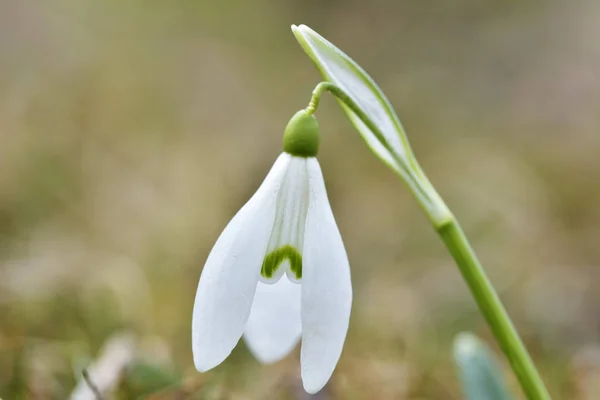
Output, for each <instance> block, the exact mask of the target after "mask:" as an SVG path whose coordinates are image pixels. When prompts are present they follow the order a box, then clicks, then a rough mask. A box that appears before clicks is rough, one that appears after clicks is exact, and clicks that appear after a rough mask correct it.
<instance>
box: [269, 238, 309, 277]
mask: <svg viewBox="0 0 600 400" xmlns="http://www.w3.org/2000/svg"><path fill="white" fill-rule="evenodd" d="M286 259H287V260H289V262H290V270H291V271H292V273H293V274H294V276H295V277H296V279H298V280H300V278H302V255H301V254H300V252H298V250H296V249H295V248H294V247H292V246H290V245H285V246H283V247H280V248H278V249H276V250H274V251H272V252H270V253H269V254H267V256H266V257H265V260H264V261H263V265H262V268H261V269H260V274H261V275H262V276H264V277H265V278H269V279H270V278H272V277H273V275H274V274H275V272H276V271H277V269H279V266H280V265H281V263H282V262H284V261H285V260H286Z"/></svg>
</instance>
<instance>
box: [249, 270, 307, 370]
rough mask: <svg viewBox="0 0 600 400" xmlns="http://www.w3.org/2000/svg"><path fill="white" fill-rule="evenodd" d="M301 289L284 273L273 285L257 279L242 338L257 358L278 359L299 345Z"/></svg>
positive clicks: (270, 361)
mask: <svg viewBox="0 0 600 400" xmlns="http://www.w3.org/2000/svg"><path fill="white" fill-rule="evenodd" d="M286 263H287V261H286ZM300 290H301V289H300V285H298V284H296V283H292V282H290V280H289V279H288V278H287V277H285V276H284V277H282V278H281V279H280V280H279V281H278V282H277V283H275V284H265V283H261V282H259V284H258V286H257V287H256V295H255V296H254V303H253V304H252V311H251V312H250V318H249V319H248V323H247V324H246V331H245V332H244V340H245V341H246V343H247V344H248V348H249V349H250V351H251V352H252V354H254V356H255V357H256V358H257V359H258V360H259V361H261V362H263V363H273V362H276V361H279V360H281V359H282V358H283V357H285V356H286V355H288V353H289V352H290V351H292V350H293V349H294V347H296V345H297V344H298V341H299V340H300V334H301V331H302V326H301V325H300Z"/></svg>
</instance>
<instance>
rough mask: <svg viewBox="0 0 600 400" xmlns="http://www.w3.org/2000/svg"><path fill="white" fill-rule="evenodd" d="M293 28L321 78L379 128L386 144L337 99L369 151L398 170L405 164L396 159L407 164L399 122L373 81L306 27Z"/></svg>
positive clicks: (408, 153) (407, 151)
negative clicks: (353, 103)
mask: <svg viewBox="0 0 600 400" xmlns="http://www.w3.org/2000/svg"><path fill="white" fill-rule="evenodd" d="M292 31H293V32H294V35H295V36H296V39H298V42H299V43H300V45H301V46H302V48H303V49H304V51H305V52H306V53H307V54H308V56H309V57H310V58H311V59H312V60H313V62H314V63H315V64H316V66H317V68H318V69H319V71H320V72H321V74H322V75H323V77H324V78H325V79H326V80H328V81H330V82H332V83H334V84H335V85H336V86H338V87H339V88H340V89H342V90H343V91H344V92H346V94H347V95H348V96H349V97H350V98H351V99H352V100H353V101H354V102H355V103H356V104H357V105H358V106H359V107H360V108H361V109H362V110H363V111H364V112H365V113H366V114H367V116H368V117H369V118H370V119H371V120H372V121H373V122H374V123H375V124H376V125H377V126H378V127H379V129H380V130H381V133H382V134H383V136H384V140H385V142H387V143H385V144H384V143H382V142H381V140H379V139H378V138H377V136H376V135H375V134H374V133H373V132H372V131H371V130H370V129H369V128H368V127H367V126H366V125H365V124H364V123H363V121H361V119H360V118H359V117H358V116H357V115H356V114H355V113H354V112H353V111H352V110H350V108H349V107H348V106H347V105H345V104H344V103H342V102H340V105H341V106H342V108H343V109H344V111H345V112H346V114H347V115H348V117H349V118H350V121H351V122H352V124H354V126H355V127H356V129H357V130H358V132H359V133H360V134H361V136H362V137H363V139H364V140H365V141H366V143H367V145H368V146H369V147H370V148H371V150H372V151H373V152H374V153H375V154H376V155H377V156H378V157H379V158H380V159H381V160H382V161H383V162H385V163H386V164H387V165H388V166H390V167H391V168H392V169H394V170H396V171H397V172H400V170H401V169H403V167H405V166H402V165H399V162H398V158H400V159H401V160H403V161H404V162H405V163H406V165H407V166H408V165H410V164H411V163H412V160H411V159H412V156H411V150H410V145H409V144H408V140H407V139H406V135H405V134H404V129H403V128H402V124H401V123H400V120H399V119H398V116H397V115H396V113H395V112H394V109H393V108H392V106H391V104H390V102H389V101H388V99H387V98H386V97H385V95H384V94H383V92H382V91H381V89H380V88H379V87H378V86H377V84H376V83H375V81H374V80H373V79H372V78H371V77H370V76H369V75H368V74H367V73H366V72H365V71H364V70H363V69H362V68H361V67H360V66H359V65H358V64H357V63H356V62H354V60H352V59H351V58H350V57H348V56H347V55H346V54H345V53H344V52H343V51H341V50H340V49H338V48H337V47H335V46H334V45H333V44H331V43H330V42H328V41H327V40H326V39H325V38H324V37H322V36H321V35H319V34H318V33H317V32H315V31H313V30H312V29H310V28H309V27H308V26H306V25H300V26H295V25H292Z"/></svg>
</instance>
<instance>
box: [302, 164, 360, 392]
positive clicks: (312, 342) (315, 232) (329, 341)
mask: <svg viewBox="0 0 600 400" xmlns="http://www.w3.org/2000/svg"><path fill="white" fill-rule="evenodd" d="M308 174H309V175H308V176H309V187H310V203H309V206H308V216H307V219H306V229H305V239H304V267H303V274H302V300H301V303H302V352H301V363H302V382H303V384H304V389H305V390H306V391H307V392H308V393H316V392H318V391H319V390H321V388H323V386H324V385H325V384H326V383H327V381H328V380H329V378H330V377H331V374H332V373H333V370H334V369H335V366H336V365H337V362H338V360H339V358H340V355H341V353H342V348H343V346H344V341H345V339H346V332H347V331H348V323H349V320H350V309H351V307H352V285H351V282H350V266H349V264H348V256H347V255H346V250H345V249H344V244H343V243H342V237H341V236H340V232H339V230H338V227H337V225H336V223H335V219H334V218H333V213H332V212H331V207H330V205H329V200H328V199H327V192H326V191H325V183H324V182H323V175H322V173H321V168H320V167H319V163H318V162H317V160H316V159H314V158H312V159H309V160H308Z"/></svg>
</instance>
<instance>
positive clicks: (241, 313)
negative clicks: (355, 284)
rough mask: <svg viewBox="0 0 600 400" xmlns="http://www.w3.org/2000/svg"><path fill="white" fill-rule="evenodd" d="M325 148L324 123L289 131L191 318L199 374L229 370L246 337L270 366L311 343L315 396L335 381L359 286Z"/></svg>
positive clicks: (308, 384)
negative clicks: (327, 174)
mask: <svg viewBox="0 0 600 400" xmlns="http://www.w3.org/2000/svg"><path fill="white" fill-rule="evenodd" d="M318 149H319V127H318V124H317V120H316V119H315V118H314V116H313V115H312V114H311V113H309V112H307V111H305V110H302V111H299V112H298V113H296V115H294V117H292V119H291V120H290V122H289V124H288V126H287V127H286V129H285V132H284V137H283V153H282V154H281V155H280V156H279V157H278V158H277V160H276V161H275V164H274V165H273V167H272V168H271V171H269V173H268V174H267V177H266V178H265V180H264V181H263V183H262V184H261V185H260V187H259V188H258V190H257V192H256V193H255V194H254V195H253V196H252V197H251V198H250V200H249V201H248V202H247V203H246V204H245V205H244V206H243V207H242V208H241V210H240V211H238V213H237V214H236V215H235V216H234V217H233V219H232V220H231V221H230V222H229V224H228V225H227V227H226V228H225V230H224V231H223V233H221V236H219V239H218V240H217V242H216V244H215V246H214V247H213V249H212V250H211V252H210V254H209V256H208V259H207V260H206V264H205V266H204V269H203V271H202V275H201V277H200V283H199V285H198V291H197V293H196V300H195V303H194V312H193V320H192V350H193V353H194V363H195V365H196V369H198V370H199V371H201V372H204V371H207V370H209V369H211V368H213V367H215V366H217V365H219V364H220V363H221V362H223V360H225V358H227V356H228V355H229V354H230V353H231V351H232V350H233V348H234V347H235V346H236V344H237V343H238V341H239V339H240V338H241V337H242V336H243V337H244V340H245V341H246V343H247V345H248V347H249V348H250V350H251V352H252V353H253V354H254V355H255V356H256V358H257V359H258V360H260V361H261V362H264V363H271V362H275V361H278V360H280V359H282V358H283V357H285V356H286V355H287V354H288V353H289V352H290V351H291V350H293V349H294V347H295V346H296V345H297V343H298V341H299V340H300V339H302V347H301V355H300V361H301V370H302V381H303V384H304V388H305V390H306V391H307V392H309V393H316V392H317V391H319V390H320V389H321V388H322V387H323V386H324V385H325V384H326V383H327V381H328V380H329V378H330V377H331V374H332V373H333V370H334V369H335V366H336V365H337V362H338V360H339V358H340V355H341V352H342V347H343V345H344V341H345V338H346V332H347V330H348V323H349V319H350V309H351V304H352V286H351V283H350V267H349V264H348V257H347V255H346V250H345V249H344V245H343V243H342V238H341V236H340V232H339V230H338V227H337V225H336V223H335V219H334V217H333V213H332V211H331V207H330V205H329V200H328V198H327V192H326V190H325V183H324V181H323V175H322V173H321V167H320V166H319V163H318V161H317V159H316V158H315V157H316V155H317V152H318Z"/></svg>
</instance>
